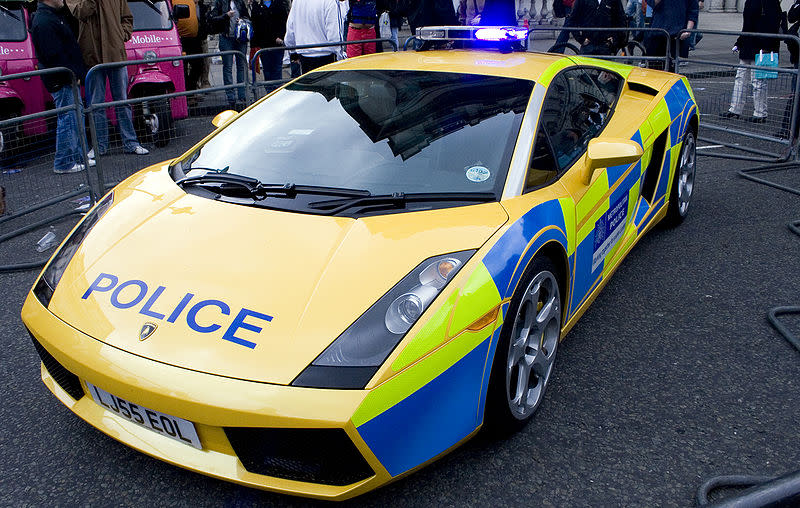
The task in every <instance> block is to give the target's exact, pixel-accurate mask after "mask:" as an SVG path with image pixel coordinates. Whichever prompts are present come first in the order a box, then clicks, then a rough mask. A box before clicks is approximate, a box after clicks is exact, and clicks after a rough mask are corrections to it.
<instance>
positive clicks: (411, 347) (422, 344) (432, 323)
mask: <svg viewBox="0 0 800 508" xmlns="http://www.w3.org/2000/svg"><path fill="white" fill-rule="evenodd" d="M481 266H483V264H481ZM457 299H458V291H453V294H452V295H450V297H449V298H448V299H447V300H446V301H445V302H444V304H442V306H441V307H440V308H439V310H438V311H436V313H435V314H434V315H433V316H431V318H430V319H429V320H428V322H427V323H425V325H424V326H423V327H422V329H421V330H420V331H419V333H417V335H416V336H415V337H414V339H413V340H412V341H411V342H409V343H408V345H406V347H405V349H403V351H402V352H401V353H400V355H398V357H397V358H396V359H395V360H394V362H393V363H392V370H395V371H398V370H402V369H403V368H404V367H405V366H407V365H410V364H411V363H413V362H414V361H416V360H417V359H418V358H420V357H421V356H423V355H424V354H425V353H427V352H428V351H430V350H431V349H433V348H434V347H436V346H438V345H439V344H441V343H442V342H443V341H444V339H445V337H447V322H448V321H449V318H450V312H451V311H452V310H453V307H454V306H455V303H456V300H457Z"/></svg>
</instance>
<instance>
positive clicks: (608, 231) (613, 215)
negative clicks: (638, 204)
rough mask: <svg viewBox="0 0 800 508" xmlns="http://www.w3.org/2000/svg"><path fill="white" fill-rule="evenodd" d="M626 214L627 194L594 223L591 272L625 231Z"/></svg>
mask: <svg viewBox="0 0 800 508" xmlns="http://www.w3.org/2000/svg"><path fill="white" fill-rule="evenodd" d="M627 215H628V194H627V193H625V194H624V195H623V196H622V198H621V199H620V200H619V201H617V202H616V203H614V205H613V206H612V207H611V208H609V210H608V211H607V212H606V213H604V214H603V215H602V216H601V217H600V218H599V219H598V220H597V222H596V223H595V225H594V254H592V272H594V271H595V270H597V267H598V266H600V263H602V262H603V260H604V259H605V258H606V256H607V255H608V253H609V252H611V250H612V249H613V248H614V246H615V245H616V244H617V242H618V241H619V239H620V238H622V233H623V231H625V217H627Z"/></svg>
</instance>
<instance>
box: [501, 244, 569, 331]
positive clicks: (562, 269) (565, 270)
mask: <svg viewBox="0 0 800 508" xmlns="http://www.w3.org/2000/svg"><path fill="white" fill-rule="evenodd" d="M542 256H544V257H547V258H549V259H550V261H552V262H553V264H554V265H555V266H556V268H557V269H558V273H557V274H556V276H557V277H558V290H559V291H560V292H561V301H562V302H568V301H569V294H568V293H569V288H570V269H569V258H568V257H567V250H566V248H565V246H564V245H562V244H561V243H560V242H558V241H557V240H550V241H547V242H545V243H544V244H543V245H542V246H540V247H539V248H538V249H537V250H536V252H534V254H533V256H531V259H530V260H529V261H528V263H527V264H526V265H525V270H523V272H522V273H523V274H525V273H526V272H527V271H528V270H529V268H530V266H531V265H533V263H534V262H535V261H536V259H538V258H540V257H542ZM520 280H522V278H520ZM514 290H515V291H516V288H514ZM512 294H513V292H512ZM566 310H567V306H566V305H563V304H562V309H561V319H562V321H561V324H562V327H563V324H564V323H565V322H566V317H567V316H566Z"/></svg>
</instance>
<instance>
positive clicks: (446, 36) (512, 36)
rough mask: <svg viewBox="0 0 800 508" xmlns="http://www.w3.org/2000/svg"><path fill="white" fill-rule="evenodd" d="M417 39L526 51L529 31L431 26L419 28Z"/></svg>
mask: <svg viewBox="0 0 800 508" xmlns="http://www.w3.org/2000/svg"><path fill="white" fill-rule="evenodd" d="M417 38H418V39H420V40H422V41H424V42H427V43H432V42H436V41H442V42H444V41H461V42H466V43H472V44H467V46H475V47H482V48H486V47H493V48H499V49H500V50H507V51H511V50H525V49H526V48H527V46H528V29H527V28H518V27H515V26H429V27H421V28H418V29H417Z"/></svg>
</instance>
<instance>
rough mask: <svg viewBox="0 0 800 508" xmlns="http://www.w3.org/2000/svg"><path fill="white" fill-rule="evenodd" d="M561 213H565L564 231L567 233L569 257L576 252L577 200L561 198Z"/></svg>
mask: <svg viewBox="0 0 800 508" xmlns="http://www.w3.org/2000/svg"><path fill="white" fill-rule="evenodd" d="M558 204H559V205H561V213H562V214H564V229H565V230H566V231H564V232H565V233H566V234H567V257H570V256H571V255H572V253H573V252H575V247H576V245H575V202H574V201H572V200H571V199H569V198H560V199H559V200H558Z"/></svg>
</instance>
